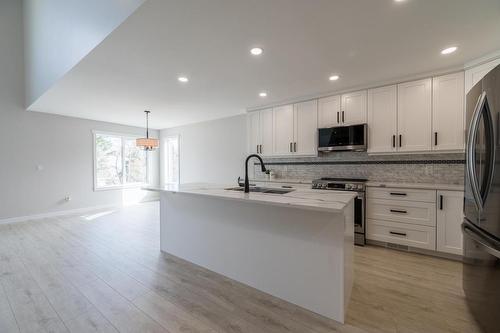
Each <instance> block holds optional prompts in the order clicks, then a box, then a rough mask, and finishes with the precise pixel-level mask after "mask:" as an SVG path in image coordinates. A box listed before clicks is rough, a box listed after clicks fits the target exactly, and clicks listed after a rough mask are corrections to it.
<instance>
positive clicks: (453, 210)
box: [437, 191, 464, 255]
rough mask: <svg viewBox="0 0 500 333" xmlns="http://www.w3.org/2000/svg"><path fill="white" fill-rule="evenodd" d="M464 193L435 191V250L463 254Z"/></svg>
mask: <svg viewBox="0 0 500 333" xmlns="http://www.w3.org/2000/svg"><path fill="white" fill-rule="evenodd" d="M463 202H464V193H463V192H460V191H438V192H437V250H438V251H441V252H447V253H453V254H458V255H463V246H462V229H461V224H462V221H463Z"/></svg>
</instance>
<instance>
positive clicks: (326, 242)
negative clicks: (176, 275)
mask: <svg viewBox="0 0 500 333" xmlns="http://www.w3.org/2000/svg"><path fill="white" fill-rule="evenodd" d="M294 187H295V188H293V189H292V191H290V192H288V193H284V194H272V193H259V192H251V193H243V192H242V191H238V190H234V189H227V188H230V186H220V185H213V184H189V185H181V186H165V187H148V188H146V189H148V190H151V191H158V192H160V220H161V222H160V223H161V226H160V247H161V250H162V251H164V252H167V253H169V254H172V255H175V256H177V257H180V258H182V259H185V260H187V261H189V262H192V263H194V264H197V265H200V266H202V267H205V268H207V269H210V270H212V271H214V272H217V273H220V274H222V275H224V276H227V277H229V278H231V279H234V280H236V281H239V282H241V283H244V284H246V285H249V286H251V287H254V288H256V289H258V290H261V291H264V292H266V293H269V294H271V295H273V296H276V297H278V298H281V299H283V300H286V301H288V302H291V303H294V304H296V305H299V306H301V307H303V308H306V309H308V310H311V311H313V312H316V313H318V314H321V315H323V316H326V317H328V318H331V319H334V320H336V321H339V322H342V323H343V322H344V317H345V312H346V309H347V304H348V301H349V298H350V293H351V288H352V274H353V273H352V270H353V265H352V260H353V246H354V245H353V244H354V221H353V215H354V207H353V199H354V197H355V194H353V193H350V192H337V191H328V193H325V192H322V191H317V190H312V189H310V188H308V187H307V186H304V185H296V186H294ZM280 189H281V190H283V189H282V188H280ZM271 192H273V191H271Z"/></svg>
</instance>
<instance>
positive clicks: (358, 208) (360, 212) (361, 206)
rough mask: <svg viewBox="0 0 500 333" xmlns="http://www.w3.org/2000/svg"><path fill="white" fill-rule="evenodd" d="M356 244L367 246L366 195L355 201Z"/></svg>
mask: <svg viewBox="0 0 500 333" xmlns="http://www.w3.org/2000/svg"><path fill="white" fill-rule="evenodd" d="M354 243H355V244H356V245H365V193H364V192H360V193H358V196H357V197H356V198H355V199H354Z"/></svg>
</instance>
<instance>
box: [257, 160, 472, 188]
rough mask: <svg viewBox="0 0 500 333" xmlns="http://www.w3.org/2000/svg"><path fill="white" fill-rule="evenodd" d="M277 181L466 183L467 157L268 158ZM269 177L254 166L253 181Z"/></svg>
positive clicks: (268, 163)
mask: <svg viewBox="0 0 500 333" xmlns="http://www.w3.org/2000/svg"><path fill="white" fill-rule="evenodd" d="M264 162H265V163H266V166H267V168H268V169H271V170H273V171H274V172H275V174H276V179H277V180H279V179H288V180H300V181H310V180H313V179H316V178H320V177H349V178H366V179H368V180H371V181H384V182H404V183H439V184H463V183H464V167H465V154H462V153H453V154H450V153H447V154H416V155H387V156H382V155H368V154H367V153H365V152H335V153H324V154H322V155H321V156H318V157H297V158H265V159H264ZM266 177H267V175H265V174H264V173H262V172H261V171H260V167H258V166H257V165H255V168H254V178H255V179H262V180H264V179H266Z"/></svg>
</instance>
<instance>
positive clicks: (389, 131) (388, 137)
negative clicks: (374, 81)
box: [368, 86, 397, 153]
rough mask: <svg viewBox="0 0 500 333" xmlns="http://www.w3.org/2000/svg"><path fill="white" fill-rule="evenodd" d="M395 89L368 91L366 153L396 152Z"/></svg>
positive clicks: (390, 87) (393, 87)
mask: <svg viewBox="0 0 500 333" xmlns="http://www.w3.org/2000/svg"><path fill="white" fill-rule="evenodd" d="M396 136H397V87H396V86H388V87H381V88H377V89H370V90H368V152H369V153H390V152H394V151H396Z"/></svg>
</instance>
